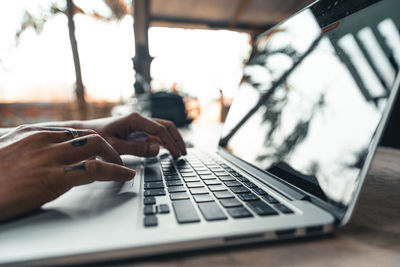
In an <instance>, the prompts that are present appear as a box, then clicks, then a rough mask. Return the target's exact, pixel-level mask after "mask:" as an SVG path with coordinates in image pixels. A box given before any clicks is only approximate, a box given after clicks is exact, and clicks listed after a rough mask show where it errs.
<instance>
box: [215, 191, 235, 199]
mask: <svg viewBox="0 0 400 267" xmlns="http://www.w3.org/2000/svg"><path fill="white" fill-rule="evenodd" d="M213 194H214V196H215V197H216V198H218V199H221V198H233V197H235V196H234V195H233V194H232V193H231V192H229V191H217V192H213Z"/></svg>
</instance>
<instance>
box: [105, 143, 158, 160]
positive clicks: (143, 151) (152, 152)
mask: <svg viewBox="0 0 400 267" xmlns="http://www.w3.org/2000/svg"><path fill="white" fill-rule="evenodd" d="M113 145H114V148H115V150H117V151H118V153H119V154H129V155H135V156H139V157H154V156H157V155H158V152H159V151H160V145H159V144H158V142H156V141H154V140H151V139H150V140H149V139H148V140H146V141H145V142H139V141H125V140H117V141H115V142H113Z"/></svg>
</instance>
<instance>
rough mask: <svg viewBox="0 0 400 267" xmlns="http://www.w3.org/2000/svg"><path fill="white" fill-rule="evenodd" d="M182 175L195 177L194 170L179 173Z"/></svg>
mask: <svg viewBox="0 0 400 267" xmlns="http://www.w3.org/2000/svg"><path fill="white" fill-rule="evenodd" d="M181 175H182V177H196V174H195V173H194V172H188V173H181Z"/></svg>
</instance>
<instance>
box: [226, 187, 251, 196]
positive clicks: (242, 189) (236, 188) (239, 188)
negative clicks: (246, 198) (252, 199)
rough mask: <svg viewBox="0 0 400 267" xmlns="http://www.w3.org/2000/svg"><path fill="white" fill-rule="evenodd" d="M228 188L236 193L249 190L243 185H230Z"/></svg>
mask: <svg viewBox="0 0 400 267" xmlns="http://www.w3.org/2000/svg"><path fill="white" fill-rule="evenodd" d="M230 189H231V190H232V192H233V193H236V194H241V193H248V192H250V190H249V189H247V188H246V187H244V186H234V187H231V188H230Z"/></svg>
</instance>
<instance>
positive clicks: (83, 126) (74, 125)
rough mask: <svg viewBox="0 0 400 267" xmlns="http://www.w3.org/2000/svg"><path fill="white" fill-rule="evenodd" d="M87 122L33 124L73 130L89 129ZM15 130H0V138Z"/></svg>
mask: <svg viewBox="0 0 400 267" xmlns="http://www.w3.org/2000/svg"><path fill="white" fill-rule="evenodd" d="M87 122H89V121H78V120H72V121H56V122H41V123H34V124H32V125H34V126H42V127H62V128H74V129H90V128H89V127H88V126H89V125H87V124H89V123H87ZM12 130H15V127H14V128H13V127H11V128H0V137H2V136H3V135H6V134H7V133H9V132H11V131H12Z"/></svg>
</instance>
